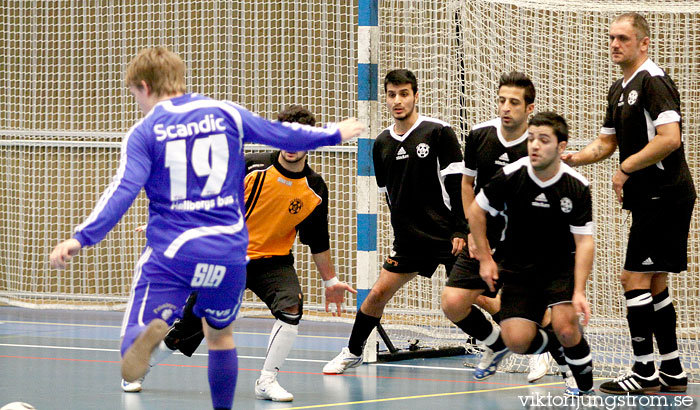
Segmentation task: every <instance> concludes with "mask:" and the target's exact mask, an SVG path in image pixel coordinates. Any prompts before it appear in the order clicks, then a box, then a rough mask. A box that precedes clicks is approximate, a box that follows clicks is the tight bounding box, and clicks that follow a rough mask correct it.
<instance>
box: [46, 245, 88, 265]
mask: <svg viewBox="0 0 700 410" xmlns="http://www.w3.org/2000/svg"><path fill="white" fill-rule="evenodd" d="M82 247H83V245H81V244H80V242H79V241H78V240H77V239H75V238H71V239H68V240H67V241H63V242H61V243H59V244H58V245H56V247H55V248H53V252H51V256H50V258H49V259H50V261H51V267H52V268H55V269H65V267H66V265H67V264H68V262H69V261H70V260H71V259H72V258H73V256H75V255H77V254H78V252H80V249H81V248H82Z"/></svg>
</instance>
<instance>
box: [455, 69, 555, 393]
mask: <svg viewBox="0 0 700 410" xmlns="http://www.w3.org/2000/svg"><path fill="white" fill-rule="evenodd" d="M535 94H536V93H535V86H534V84H533V83H532V80H530V78H529V77H528V76H527V75H525V74H523V73H520V72H517V71H513V72H511V73H508V74H503V75H502V76H501V78H500V79H499V83H498V114H499V117H498V118H495V119H492V120H490V121H487V122H483V123H480V124H477V125H475V126H474V127H473V128H472V129H471V131H470V132H469V135H468V136H467V139H466V141H465V146H464V166H465V169H466V170H465V174H464V176H463V177H462V205H463V207H464V210H465V212H466V210H467V209H468V208H469V205H471V203H472V201H473V200H474V195H475V194H478V193H479V191H480V190H481V188H482V187H483V186H484V185H485V184H486V183H487V182H488V181H489V180H490V179H491V177H492V176H493V175H494V174H495V173H496V171H498V170H499V169H501V168H502V167H503V166H504V165H508V164H510V163H512V162H515V161H517V160H518V159H520V158H522V157H525V156H527V119H528V116H529V115H530V114H531V113H532V111H533V110H534V108H535ZM488 225H489V227H488V230H487V231H488V235H489V242H490V243H491V245H492V246H494V247H497V246H496V245H497V244H498V242H499V241H500V237H501V235H502V233H503V232H502V231H503V228H504V219H503V216H497V217H494V218H488ZM468 243H469V244H470V245H472V247H473V243H472V242H471V240H469V241H468ZM490 298H496V299H495V300H490ZM474 303H476V304H477V305H479V306H481V307H482V308H484V309H485V310H486V311H488V312H489V313H490V314H491V315H492V316H493V317H494V319H495V320H496V321H497V322H498V319H497V317H498V315H497V312H498V311H499V310H500V304H499V300H498V298H497V293H496V292H490V291H489V290H488V287H487V286H486V283H485V282H484V281H483V280H482V279H481V276H479V262H478V261H477V260H476V259H474V258H473V255H471V252H467V251H463V252H462V253H460V254H459V256H458V258H457V261H456V263H455V265H454V267H453V268H452V272H450V274H449V278H448V280H447V285H446V286H445V289H444V290H443V292H442V310H443V311H444V312H445V315H446V316H447V318H448V319H450V320H451V321H452V322H453V323H454V324H455V325H456V326H457V327H459V328H460V329H462V330H464V332H465V333H467V334H469V335H470V336H472V337H474V338H475V339H476V340H478V341H480V342H482V343H484V344H485V345H486V349H485V350H484V353H483V355H482V359H481V362H480V363H479V364H478V365H477V367H476V370H475V372H474V378H475V379H477V380H483V379H486V378H488V377H490V376H492V375H493V374H494V373H495V372H496V368H497V366H498V363H499V362H500V361H501V360H502V359H503V358H504V357H505V355H506V353H507V352H508V350H507V349H506V347H505V345H504V344H503V341H502V340H501V337H500V331H499V328H498V327H497V326H493V325H492V323H491V322H490V321H489V320H488V319H486V317H485V316H484V314H483V313H482V312H481V310H479V309H473V308H472V305H473V304H474ZM542 356H543V357H542V358H541V359H543V360H537V357H536V356H533V358H535V360H532V361H531V362H533V366H532V368H531V373H533V376H530V375H528V379H529V380H530V379H531V380H532V381H534V380H537V379H539V378H540V377H542V376H544V374H545V373H546V371H547V369H548V367H549V356H548V353H544V354H543V355H542ZM538 363H540V364H541V365H540V366H537V364H538Z"/></svg>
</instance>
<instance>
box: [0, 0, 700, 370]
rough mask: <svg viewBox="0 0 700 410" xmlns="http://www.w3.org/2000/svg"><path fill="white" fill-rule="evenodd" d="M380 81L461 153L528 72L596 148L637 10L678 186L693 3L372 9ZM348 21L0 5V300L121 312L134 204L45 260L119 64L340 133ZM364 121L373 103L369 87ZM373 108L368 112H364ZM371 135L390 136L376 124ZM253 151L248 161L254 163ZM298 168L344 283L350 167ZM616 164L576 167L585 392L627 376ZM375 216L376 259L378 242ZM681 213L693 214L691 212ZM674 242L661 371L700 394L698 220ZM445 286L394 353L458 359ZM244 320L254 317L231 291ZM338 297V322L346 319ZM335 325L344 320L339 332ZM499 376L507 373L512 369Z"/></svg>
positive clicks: (350, 48) (308, 11) (351, 26)
mask: <svg viewBox="0 0 700 410" xmlns="http://www.w3.org/2000/svg"><path fill="white" fill-rule="evenodd" d="M379 3H380V4H379V25H380V27H379V37H380V38H379V47H380V50H379V55H380V62H379V73H380V80H381V78H382V77H383V75H384V74H385V73H386V72H387V71H388V70H391V69H394V68H408V69H411V70H413V71H414V72H415V73H416V75H417V77H418V80H419V91H420V101H419V105H418V107H419V110H420V112H421V113H422V114H424V115H429V116H432V117H436V118H439V119H442V120H444V121H447V122H449V123H450V124H452V125H453V127H454V129H455V130H456V131H457V133H458V135H459V136H460V137H461V138H463V137H464V136H465V135H466V132H467V131H468V129H469V126H471V125H472V124H475V123H478V122H482V121H485V120H488V119H491V118H493V117H494V116H495V115H496V103H495V98H496V86H497V81H498V77H499V76H500V74H501V73H503V72H508V71H511V70H518V71H523V72H525V73H527V74H529V75H530V76H531V77H532V79H533V80H534V82H535V85H536V87H537V99H536V104H537V110H545V109H549V110H555V111H557V112H559V113H561V114H563V115H564V116H565V117H566V119H567V120H568V122H569V125H570V128H571V130H572V135H573V138H572V140H571V143H570V145H572V146H573V147H574V148H580V147H582V146H584V145H585V144H586V143H587V142H588V141H590V140H591V139H592V138H594V136H595V135H597V132H598V129H599V127H600V125H601V123H602V119H603V114H604V108H605V96H606V94H607V90H608V87H609V86H610V84H612V82H613V81H614V80H615V79H616V78H618V77H619V76H620V72H619V69H618V68H617V67H616V66H614V65H613V64H612V63H611V62H610V61H609V57H608V52H607V29H608V26H609V23H610V21H611V19H612V17H614V16H615V15H617V14H620V13H622V12H626V11H637V12H640V13H642V14H643V15H645V16H646V17H647V18H648V20H649V23H650V25H651V28H652V45H651V49H650V54H651V56H652V59H654V60H655V61H656V63H657V64H658V65H659V66H660V67H662V68H663V69H665V70H666V71H667V73H668V74H669V75H670V76H671V77H672V78H673V80H674V81H675V83H676V84H677V86H678V89H679V91H680V93H681V100H682V104H683V105H682V109H683V115H684V119H683V121H684V123H683V128H684V136H685V144H686V153H687V156H688V161H689V164H690V166H691V172H692V174H693V177H694V179H695V181H696V182H698V181H700V179H699V178H698V177H699V175H698V173H699V171H700V166H699V164H698V152H700V150H699V149H698V148H699V147H698V141H697V138H696V136H697V135H698V134H699V133H700V53H697V50H698V49H700V30H698V27H700V5H698V3H697V2H696V1H663V0H654V1H646V0H640V1H617V2H608V1H599V0H595V1H589V2H585V3H582V4H578V3H575V2H570V1H565V0H556V1H555V0H539V1H536V2H535V1H528V0H522V1H515V0H513V1H505V0H503V1H497V0H460V1H455V0H450V1H445V0H403V1H401V0H385V1H381V2H379ZM357 11H358V10H357V4H354V3H353V2H346V1H341V0H312V1H301V0H295V1H287V2H277V1H272V0H256V1H252V0H246V1H223V0H222V1H206V0H187V1H185V0H175V1H170V0H169V1H165V0H160V1H151V2H140V1H136V0H131V1H126V2H119V3H118V4H114V3H108V4H107V3H103V2H97V3H89V4H85V5H82V4H81V3H79V2H68V3H60V4H59V6H58V7H56V5H55V4H54V3H53V2H38V3H36V2H34V3H27V2H24V1H13V0H10V1H6V2H3V4H2V5H0V22H1V24H0V82H2V83H3V84H5V85H6V86H5V87H2V90H0V105H2V106H3V107H4V108H3V110H0V165H2V166H1V167H0V186H1V187H2V192H3V195H2V196H0V232H2V234H3V235H2V237H3V239H4V240H3V242H2V244H1V245H0V302H6V303H11V304H13V305H20V306H28V307H34V308H48V307H62V308H86V309H119V308H123V306H124V305H125V302H126V298H127V296H128V292H129V288H130V285H131V278H132V269H133V267H134V265H135V263H136V259H137V258H138V254H139V252H140V250H141V248H142V246H143V244H144V239H143V237H142V236H141V235H139V234H136V233H135V232H134V228H135V227H136V226H138V225H141V224H143V223H145V222H146V219H147V208H146V202H145V198H143V196H141V197H139V198H138V199H137V201H136V203H135V204H134V206H133V207H132V209H131V210H130V211H129V213H128V214H127V215H125V217H124V218H123V219H122V221H121V222H120V223H119V225H118V226H117V227H116V228H115V229H114V230H113V232H112V233H110V234H109V235H108V236H107V238H106V239H105V240H104V241H103V242H102V243H101V244H100V245H98V246H96V247H94V248H91V249H88V250H85V251H83V253H82V254H81V255H80V257H78V258H77V259H75V260H74V261H73V263H72V265H71V267H70V268H69V269H67V270H65V271H55V270H50V269H49V267H48V262H47V259H48V254H49V252H50V251H51V249H52V248H53V246H54V245H55V244H56V243H58V241H59V240H61V239H64V238H66V237H68V236H69V235H70V232H71V230H72V229H73V228H74V227H75V226H76V225H77V224H79V223H80V222H81V221H82V220H83V218H85V216H86V215H87V214H88V213H89V211H90V209H91V208H92V207H93V206H94V204H95V202H96V201H97V199H98V198H99V196H100V194H101V192H102V190H103V189H104V188H105V187H106V186H107V185H108V183H109V181H110V178H111V177H112V175H113V173H114V170H115V169H116V167H117V163H118V155H119V141H120V140H121V136H122V135H123V133H124V132H125V131H126V130H127V129H128V128H129V127H130V126H131V125H132V124H133V123H134V122H135V121H137V120H138V118H139V117H140V115H141V114H140V113H139V112H138V108H137V106H136V104H134V102H133V100H132V98H131V97H130V96H129V95H128V91H127V90H126V88H125V87H124V86H123V81H122V78H123V72H124V69H125V67H126V64H127V63H128V61H129V60H130V59H131V58H132V57H133V56H134V55H135V53H136V52H137V51H138V50H139V49H141V48H143V47H147V46H154V45H166V46H168V47H170V48H172V49H173V50H174V51H176V52H177V53H179V54H180V55H182V57H183V59H184V60H185V62H186V63H187V67H188V71H187V83H188V90H191V91H196V92H200V93H202V94H206V95H209V96H211V97H214V98H221V99H229V100H232V101H235V102H237V103H240V104H242V105H244V106H246V107H247V108H249V109H250V110H252V111H253V112H257V113H260V114H261V115H262V116H265V117H267V118H274V117H275V116H276V113H277V112H278V111H280V110H281V109H283V108H284V107H286V106H287V105H289V104H301V105H304V106H306V107H308V108H309V109H310V110H311V111H312V112H314V113H315V114H316V116H317V119H318V121H319V122H322V123H323V122H332V121H337V120H340V119H342V118H345V117H349V116H353V115H355V110H356V108H355V99H356V90H357V84H356V70H357V68H356V67H357V59H356V54H357V51H356V50H357V34H356V30H357V29H356V25H355V24H356V20H357ZM379 87H380V90H379V95H380V103H381V95H382V91H383V90H382V89H381V88H382V85H381V81H380V85H379ZM380 107H381V104H380ZM377 116H378V118H379V120H380V124H381V127H380V128H383V127H384V126H388V125H389V124H390V122H391V118H390V116H389V115H388V113H387V112H386V110H384V109H382V108H380V109H379V112H378V113H377ZM261 149H262V148H261V147H250V148H249V151H259V150H261ZM310 164H311V166H312V167H313V168H314V169H315V170H317V171H318V172H319V173H320V174H321V175H323V176H324V177H325V179H326V182H327V183H328V185H329V191H330V195H331V197H330V213H331V215H330V225H331V240H332V243H331V248H332V255H333V259H334V262H335V266H336V269H337V271H338V274H339V277H340V279H341V280H345V281H347V282H348V283H350V284H351V285H354V284H355V279H354V278H355V277H356V271H355V258H356V246H355V243H356V227H355V209H356V204H355V201H356V192H355V185H356V177H355V175H356V151H355V149H354V147H344V148H343V147H341V148H332V149H326V150H320V151H318V152H315V153H312V154H311V155H310ZM615 168H616V159H614V158H613V159H610V160H607V161H605V162H602V163H600V164H597V165H592V166H588V167H585V168H583V169H582V172H583V173H584V174H585V175H586V176H587V177H588V178H589V180H590V181H591V182H592V190H593V193H594V199H595V204H594V218H595V222H596V225H597V230H596V243H597V253H596V262H595V268H594V272H593V274H592V276H591V280H590V284H589V289H588V297H589V300H590V302H591V305H592V310H593V320H592V323H591V325H590V326H589V327H588V328H587V330H586V331H587V335H588V336H587V337H588V338H589V341H590V344H591V346H592V349H593V352H594V356H595V360H596V362H595V366H596V374H597V375H613V374H616V373H617V372H618V371H619V370H621V369H623V368H626V367H628V365H629V363H630V362H629V360H630V358H631V348H630V345H629V340H628V339H629V337H628V331H627V329H626V322H625V319H624V316H625V307H624V299H623V297H622V289H621V286H620V285H619V280H618V275H619V270H620V267H621V266H622V260H623V257H624V249H625V240H626V239H625V238H626V232H627V229H628V225H629V218H628V216H627V214H626V213H625V212H622V211H621V210H620V209H619V206H617V205H616V204H615V200H614V195H613V192H612V190H611V189H610V182H609V181H610V178H611V176H612V171H613V170H615ZM380 201H382V203H380V204H379V209H380V210H381V211H380V215H379V218H378V219H379V232H378V252H377V253H378V261H377V263H378V264H379V263H381V261H382V260H383V257H384V256H386V255H387V253H388V252H389V248H390V245H391V237H392V233H391V228H390V225H389V222H388V215H387V213H386V207H385V205H384V204H383V199H382V198H380ZM696 214H697V209H696ZM696 216H697V215H695V217H694V218H693V221H692V225H691V235H690V238H689V268H688V272H686V273H682V274H680V275H673V276H672V277H671V280H670V288H671V293H672V296H673V298H674V301H675V302H674V303H675V304H676V308H677V312H678V337H679V344H680V354H681V357H682V358H683V361H684V365H685V367H686V371H687V372H688V373H689V376H690V378H691V379H692V380H695V381H698V380H700V357H698V351H700V349H698V330H697V323H698V322H699V320H700V317H699V316H700V306H698V304H699V303H700V302H699V301H700V286H699V284H698V263H699V260H698V259H699V257H698V251H697V249H698V237H697V232H698V220H697V217H696ZM304 248H305V247H303V246H295V250H294V252H295V256H296V258H297V269H298V271H299V274H300V278H301V282H302V287H303V291H304V294H305V310H306V311H305V314H306V316H305V317H316V318H324V319H328V320H337V319H332V318H330V317H329V316H327V315H325V314H323V313H321V311H322V310H323V307H324V303H323V286H322V283H321V279H320V277H319V275H318V274H317V273H316V269H315V267H314V266H313V262H312V261H311V258H310V257H309V254H308V251H307V250H306V249H304ZM444 281H445V275H444V272H442V271H440V272H439V273H437V274H436V275H435V276H434V277H433V278H432V279H424V278H418V279H416V280H414V281H412V282H411V283H410V284H409V285H407V286H406V287H405V288H404V289H402V290H401V291H400V292H399V293H397V295H396V296H395V297H394V298H393V299H392V301H391V302H390V304H389V305H388V306H387V311H386V314H385V316H384V318H383V323H384V324H385V327H386V328H387V330H388V331H389V334H390V336H391V338H392V340H393V341H394V343H396V344H397V345H398V346H399V347H403V346H402V345H403V344H404V343H407V342H408V341H409V340H415V339H420V340H421V343H422V344H427V345H445V344H463V343H465V340H466V337H465V335H464V334H463V333H462V332H461V331H459V330H458V329H456V328H455V327H454V326H453V325H452V324H451V323H450V322H449V321H448V320H446V319H445V318H444V315H443V314H442V312H441V309H440V292H441V289H442V286H443V285H444ZM245 300H246V310H245V314H258V313H263V314H264V313H266V312H267V311H266V309H265V307H264V305H262V304H261V303H260V302H259V300H258V299H257V298H255V297H254V296H253V295H251V294H250V293H248V294H247V295H246V299H245ZM354 305H355V300H354V297H350V298H349V299H348V301H347V303H346V306H354ZM349 318H350V316H346V317H345V319H344V320H349ZM504 368H505V369H506V370H513V371H524V370H526V360H525V359H524V358H522V357H520V356H513V357H512V358H510V359H508V362H507V363H506V364H505V366H504Z"/></svg>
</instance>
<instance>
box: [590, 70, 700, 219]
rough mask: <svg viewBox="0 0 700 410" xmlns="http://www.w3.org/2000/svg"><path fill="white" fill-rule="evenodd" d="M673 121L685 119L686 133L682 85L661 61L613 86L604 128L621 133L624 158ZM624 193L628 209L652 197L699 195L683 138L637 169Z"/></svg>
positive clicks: (620, 80) (607, 132)
mask: <svg viewBox="0 0 700 410" xmlns="http://www.w3.org/2000/svg"><path fill="white" fill-rule="evenodd" d="M671 122H677V123H679V127H680V128H681V132H682V130H683V128H682V117H681V111H680V95H679V93H678V89H677V88H676V85H675V84H674V83H673V80H671V78H670V77H669V76H668V75H666V73H665V72H664V71H663V70H662V69H661V68H659V66H657V65H656V64H655V63H654V62H653V61H652V60H651V59H647V60H646V61H645V62H644V64H642V65H641V66H640V67H639V69H637V71H636V72H635V73H634V74H633V75H632V77H631V78H630V79H629V80H628V81H624V79H619V80H618V81H616V82H615V83H614V84H613V85H612V86H611V87H610V91H609V92H608V108H607V111H606V115H605V122H604V124H603V127H602V128H601V130H600V132H601V133H602V134H609V135H612V134H614V135H615V138H616V139H617V143H618V146H619V148H620V163H622V162H623V161H624V160H625V159H627V158H628V157H629V156H631V155H633V154H636V153H637V152H639V151H641V150H642V149H643V148H644V147H645V146H646V145H647V144H648V143H649V142H650V141H651V140H652V139H653V138H654V137H655V136H656V127H658V126H660V125H663V124H668V123H671ZM681 135H682V134H681ZM623 193H624V196H623V201H624V202H623V206H624V208H626V209H631V208H633V207H635V206H637V205H639V204H643V203H645V202H646V201H648V200H650V199H652V198H664V199H669V198H671V199H679V200H682V199H684V198H688V199H690V198H695V196H696V194H695V186H694V185H693V180H692V178H691V175H690V170H689V169H688V164H687V162H686V160H685V149H684V146H683V143H681V146H680V147H679V148H678V149H676V150H675V151H673V152H671V153H670V154H669V155H668V156H666V157H665V158H664V159H662V160H661V161H659V162H657V163H656V164H654V165H651V166H648V167H646V168H644V169H641V170H638V171H636V172H633V173H632V174H631V176H630V178H629V179H628V180H627V182H625V185H624V187H623Z"/></svg>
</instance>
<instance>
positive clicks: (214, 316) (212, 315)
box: [204, 309, 233, 322]
mask: <svg viewBox="0 0 700 410" xmlns="http://www.w3.org/2000/svg"><path fill="white" fill-rule="evenodd" d="M204 312H206V314H207V315H208V317H209V319H211V320H215V321H217V322H225V321H227V320H229V319H230V318H231V316H233V309H225V310H216V309H204Z"/></svg>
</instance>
